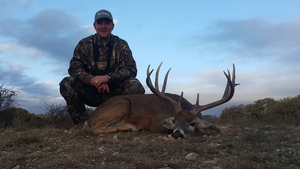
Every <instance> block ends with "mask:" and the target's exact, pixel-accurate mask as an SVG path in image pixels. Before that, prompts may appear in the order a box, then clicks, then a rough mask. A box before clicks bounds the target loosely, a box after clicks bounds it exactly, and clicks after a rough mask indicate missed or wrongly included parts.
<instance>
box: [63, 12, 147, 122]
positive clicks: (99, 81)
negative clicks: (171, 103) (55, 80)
mask: <svg viewBox="0 0 300 169" xmlns="http://www.w3.org/2000/svg"><path fill="white" fill-rule="evenodd" d="M93 25H94V28H95V30H96V34H94V35H91V36H89V37H86V38H84V39H82V40H81V41H79V43H78V44H77V46H76V48H75V50H74V55H73V58H72V59H71V61H70V67H69V69H68V72H69V74H70V76H69V77H65V78H64V79H63V80H62V81H61V82H60V84H59V85H60V93H61V95H62V96H63V97H64V99H65V100H66V102H67V106H68V112H69V114H70V116H71V118H72V120H73V123H74V124H75V125H76V124H78V123H79V122H80V121H81V120H82V119H84V118H85V117H87V114H86V109H85V104H86V105H88V106H93V107H97V106H98V105H100V104H101V103H103V102H104V101H105V100H106V99H108V98H110V97H113V96H116V95H126V94H144V93H145V89H144V87H143V86H142V84H141V83H140V82H139V81H138V79H136V78H135V77H136V75H137V68H136V63H135V60H134V58H133V56H132V53H131V50H130V48H129V46H128V44H127V42H126V41H125V40H123V39H121V38H119V37H118V36H115V35H113V34H112V33H111V32H112V30H113V29H114V23H113V17H112V15H111V13H110V12H109V11H107V10H100V11H98V12H97V13H96V14H95V21H94V24H93Z"/></svg>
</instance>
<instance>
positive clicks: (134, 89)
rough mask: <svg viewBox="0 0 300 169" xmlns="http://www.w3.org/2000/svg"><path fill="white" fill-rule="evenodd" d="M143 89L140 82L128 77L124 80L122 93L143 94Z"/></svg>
mask: <svg viewBox="0 0 300 169" xmlns="http://www.w3.org/2000/svg"><path fill="white" fill-rule="evenodd" d="M144 93H145V89H144V87H143V85H142V84H141V82H140V81H139V80H138V79H136V78H130V79H128V80H127V81H126V85H125V89H124V94H144Z"/></svg>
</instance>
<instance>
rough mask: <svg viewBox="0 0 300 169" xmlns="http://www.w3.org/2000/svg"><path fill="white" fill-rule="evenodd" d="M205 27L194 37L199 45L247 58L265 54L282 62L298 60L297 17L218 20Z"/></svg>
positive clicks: (299, 48) (261, 56)
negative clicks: (204, 32)
mask: <svg viewBox="0 0 300 169" xmlns="http://www.w3.org/2000/svg"><path fill="white" fill-rule="evenodd" d="M209 30H210V31H209V33H208V34H206V35H200V36H198V37H197V38H196V42H197V43H199V42H200V43H201V45H202V46H204V47H203V48H206V47H207V45H209V46H214V47H215V48H218V49H220V50H221V51H223V52H224V51H227V52H229V53H232V54H233V55H239V58H241V57H242V58H243V59H248V60H249V59H251V58H267V59H270V60H274V62H278V61H280V62H281V63H283V64H291V65H299V64H300V60H299V59H297V57H298V56H299V55H300V32H299V30H300V20H293V21H288V22H284V23H272V22H270V21H268V20H265V19H260V18H252V19H245V20H219V21H217V22H215V24H214V25H212V26H211V27H210V29H209ZM193 39H194V40H195V38H193ZM198 46H199V45H198Z"/></svg>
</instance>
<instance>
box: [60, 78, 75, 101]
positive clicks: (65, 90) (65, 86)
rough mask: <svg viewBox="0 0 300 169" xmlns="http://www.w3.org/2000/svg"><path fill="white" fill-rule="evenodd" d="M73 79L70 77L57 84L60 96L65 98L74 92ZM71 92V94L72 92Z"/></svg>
mask: <svg viewBox="0 0 300 169" xmlns="http://www.w3.org/2000/svg"><path fill="white" fill-rule="evenodd" d="M73 83H74V78H72V77H65V78H63V80H62V81H61V82H60V83H59V91H60V94H61V95H62V96H63V97H65V96H67V95H69V94H70V93H73V92H74V88H73V87H72V86H74V84H73ZM72 91H73V92H72Z"/></svg>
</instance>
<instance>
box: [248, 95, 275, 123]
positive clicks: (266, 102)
mask: <svg viewBox="0 0 300 169" xmlns="http://www.w3.org/2000/svg"><path fill="white" fill-rule="evenodd" d="M276 102H277V101H275V100H274V99H272V98H265V99H261V100H257V101H255V102H254V104H248V105H246V106H245V111H246V114H247V115H248V116H249V117H250V118H252V119H256V120H261V119H262V117H263V116H264V115H265V114H266V112H267V110H268V109H269V107H270V106H272V105H274V104H275V103H276Z"/></svg>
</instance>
